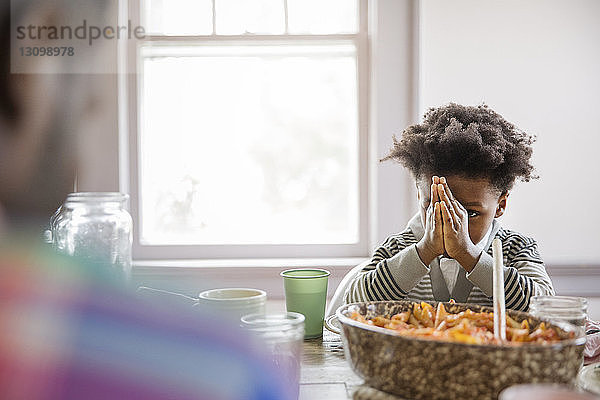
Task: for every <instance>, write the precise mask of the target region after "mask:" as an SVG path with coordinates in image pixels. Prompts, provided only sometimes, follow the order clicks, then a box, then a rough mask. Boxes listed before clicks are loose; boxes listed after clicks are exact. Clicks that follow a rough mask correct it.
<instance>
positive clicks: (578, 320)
mask: <svg viewBox="0 0 600 400" xmlns="http://www.w3.org/2000/svg"><path fill="white" fill-rule="evenodd" d="M529 312H530V313H531V314H532V315H533V316H534V317H538V318H547V319H549V320H554V321H564V322H569V323H571V324H573V325H576V326H581V327H583V326H585V319H586V317H587V300H586V299H585V298H583V297H567V296H533V297H532V298H531V301H530V303H529Z"/></svg>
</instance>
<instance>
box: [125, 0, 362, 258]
mask: <svg viewBox="0 0 600 400" xmlns="http://www.w3.org/2000/svg"><path fill="white" fill-rule="evenodd" d="M358 2H359V3H358V4H359V31H358V33H356V34H332V35H291V34H290V35H288V34H284V35H227V36H225V35H222V36H217V35H215V31H214V25H213V34H212V35H198V36H147V37H146V39H145V40H144V41H141V42H135V41H127V42H125V43H123V44H121V47H120V52H121V54H120V55H121V57H120V59H123V58H124V57H123V56H126V58H125V60H126V61H120V62H121V64H123V63H124V62H126V63H127V65H121V67H122V71H125V70H126V71H139V70H140V66H139V65H138V64H137V63H138V60H140V55H139V51H140V48H141V46H142V45H143V44H146V43H151V42H154V43H161V44H170V43H172V44H189V43H194V44H200V45H201V44H203V43H206V44H210V43H215V42H218V43H223V44H224V43H227V44H232V45H234V44H238V45H239V44H241V45H243V44H247V43H249V42H250V41H251V42H252V43H269V44H272V43H276V42H281V43H294V44H329V43H336V42H338V43H341V42H352V43H353V44H354V45H355V46H356V49H357V53H356V57H357V82H358V86H357V88H358V140H359V143H358V151H359V154H358V163H359V176H358V177H357V179H358V180H359V185H358V187H359V238H358V242H357V243H353V244H318V245H312V244H311V245H305V244H299V245H295V244H282V245H143V244H141V242H140V224H141V223H143V221H140V218H141V213H140V211H141V210H140V207H139V204H140V198H139V193H140V186H139V185H140V180H139V171H140V170H139V160H138V157H139V154H140V153H139V152H140V145H139V132H140V127H141V125H140V123H139V115H140V110H139V101H138V99H139V96H140V93H141V92H140V89H141V88H140V86H141V85H140V79H139V75H138V74H127V75H126V77H124V78H121V79H120V84H119V88H120V90H119V91H120V115H121V116H122V118H121V123H120V141H119V142H120V165H121V168H120V188H121V191H125V192H127V193H129V194H130V211H131V214H132V217H133V220H134V235H133V236H134V240H133V257H134V260H159V259H163V260H164V259H169V260H176V259H214V260H217V259H267V258H324V257H338V258H341V257H366V256H368V253H369V252H370V237H371V234H372V224H370V223H369V222H370V221H369V217H370V215H369V214H370V212H369V210H370V199H369V172H370V171H369V147H368V146H369V139H368V126H369V123H368V116H369V112H368V111H369V87H368V82H369V49H368V22H367V21H368V10H367V8H368V1H367V0H358ZM140 8H141V0H129V4H128V8H127V10H125V9H124V7H122V9H121V12H120V18H121V19H122V20H123V21H126V20H127V19H129V20H131V22H132V24H134V25H135V26H137V25H141V24H140V21H141V10H140ZM213 23H214V15H213ZM286 25H287V18H286ZM286 31H287V27H286ZM123 116H126V117H125V118H123ZM141 200H142V201H143V199H141Z"/></svg>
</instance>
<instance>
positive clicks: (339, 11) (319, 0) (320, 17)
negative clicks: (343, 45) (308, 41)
mask: <svg viewBox="0 0 600 400" xmlns="http://www.w3.org/2000/svg"><path fill="white" fill-rule="evenodd" d="M287 1H288V24H289V32H290V33H313V34H326V33H356V32H358V0H287Z"/></svg>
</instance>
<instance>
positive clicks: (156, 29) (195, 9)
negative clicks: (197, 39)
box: [141, 0, 212, 36]
mask: <svg viewBox="0 0 600 400" xmlns="http://www.w3.org/2000/svg"><path fill="white" fill-rule="evenodd" d="M141 1H142V2H143V3H142V15H143V16H144V27H145V29H146V32H147V33H149V34H156V35H175V36H177V35H181V36H183V35H210V34H211V33H212V1H211V0H141Z"/></svg>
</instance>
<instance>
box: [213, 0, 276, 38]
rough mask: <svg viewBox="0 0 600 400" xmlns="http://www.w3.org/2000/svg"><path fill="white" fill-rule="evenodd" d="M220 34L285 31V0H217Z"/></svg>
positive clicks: (217, 23) (217, 25)
mask: <svg viewBox="0 0 600 400" xmlns="http://www.w3.org/2000/svg"><path fill="white" fill-rule="evenodd" d="M215 9H216V18H217V20H216V27H217V34H219V35H241V34H245V33H254V34H261V33H262V34H269V33H270V34H278V33H285V11H284V8H283V0H252V1H248V0H216V3H215Z"/></svg>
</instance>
